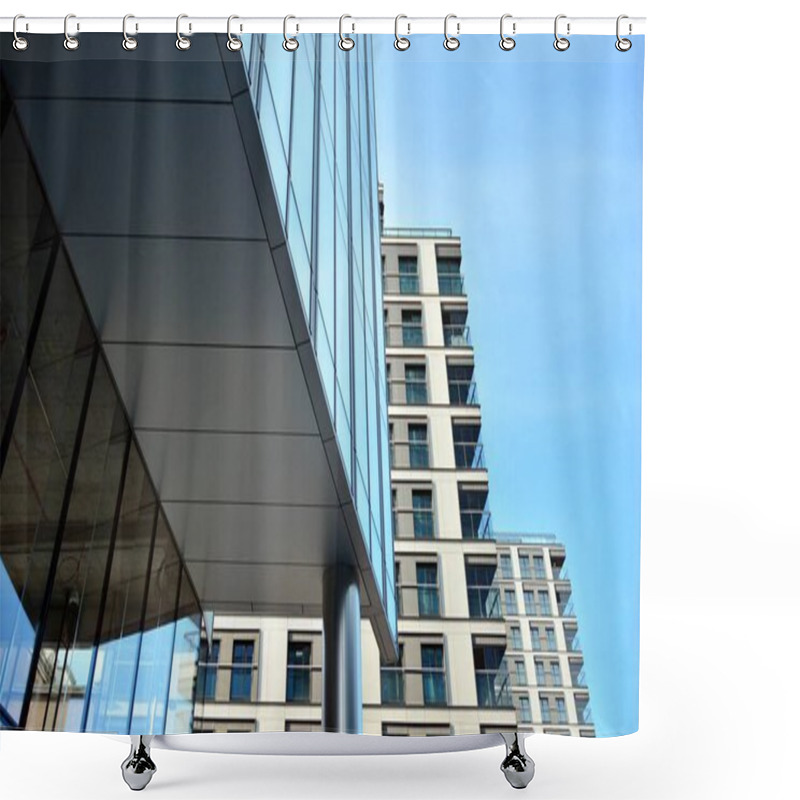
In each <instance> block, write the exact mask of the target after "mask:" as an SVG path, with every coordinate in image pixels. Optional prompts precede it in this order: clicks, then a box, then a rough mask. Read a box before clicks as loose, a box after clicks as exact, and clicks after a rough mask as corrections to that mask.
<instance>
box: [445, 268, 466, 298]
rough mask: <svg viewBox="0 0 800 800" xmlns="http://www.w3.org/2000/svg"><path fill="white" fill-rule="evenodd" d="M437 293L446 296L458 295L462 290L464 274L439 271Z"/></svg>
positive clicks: (462, 293) (463, 292)
mask: <svg viewBox="0 0 800 800" xmlns="http://www.w3.org/2000/svg"><path fill="white" fill-rule="evenodd" d="M439 294H440V295H445V296H447V297H460V296H461V295H464V294H466V292H465V291H464V276H463V275H459V274H458V273H455V272H452V273H450V272H440V273H439Z"/></svg>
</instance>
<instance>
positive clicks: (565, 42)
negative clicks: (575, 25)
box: [553, 14, 570, 53]
mask: <svg viewBox="0 0 800 800" xmlns="http://www.w3.org/2000/svg"><path fill="white" fill-rule="evenodd" d="M566 18H567V15H566V14H559V15H558V16H557V17H556V21H555V23H554V25H553V33H554V34H555V37H556V40H555V41H554V42H553V47H555V49H556V50H558V51H559V52H560V53H563V52H564V51H565V50H569V39H567V38H565V37H564V36H559V35H558V21H559V20H560V19H566ZM569 28H570V24H569V22H568V23H567V36H569Z"/></svg>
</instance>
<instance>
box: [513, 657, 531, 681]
mask: <svg viewBox="0 0 800 800" xmlns="http://www.w3.org/2000/svg"><path fill="white" fill-rule="evenodd" d="M514 677H515V679H516V682H517V686H527V685H528V676H527V674H526V673H525V662H524V661H515V662H514Z"/></svg>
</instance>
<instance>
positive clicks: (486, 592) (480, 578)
mask: <svg viewBox="0 0 800 800" xmlns="http://www.w3.org/2000/svg"><path fill="white" fill-rule="evenodd" d="M465 569H466V574H467V604H468V606H469V615H470V617H472V618H473V619H490V618H496V617H500V616H501V614H500V593H499V591H498V589H497V585H496V583H495V573H496V571H497V567H496V565H495V564H481V563H477V564H476V563H470V561H469V559H467V561H466V563H465Z"/></svg>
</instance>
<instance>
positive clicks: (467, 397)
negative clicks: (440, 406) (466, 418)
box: [447, 379, 480, 406]
mask: <svg viewBox="0 0 800 800" xmlns="http://www.w3.org/2000/svg"><path fill="white" fill-rule="evenodd" d="M447 385H448V387H449V390H450V405H451V406H477V405H480V401H479V400H478V384H477V383H476V382H475V381H454V380H452V379H450V380H448V382H447Z"/></svg>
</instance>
